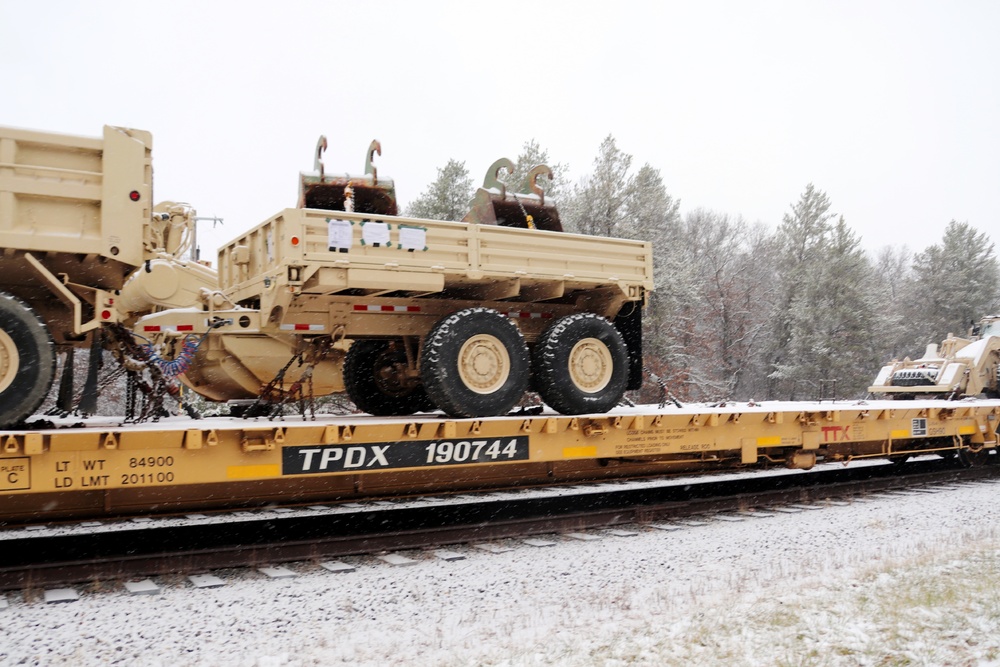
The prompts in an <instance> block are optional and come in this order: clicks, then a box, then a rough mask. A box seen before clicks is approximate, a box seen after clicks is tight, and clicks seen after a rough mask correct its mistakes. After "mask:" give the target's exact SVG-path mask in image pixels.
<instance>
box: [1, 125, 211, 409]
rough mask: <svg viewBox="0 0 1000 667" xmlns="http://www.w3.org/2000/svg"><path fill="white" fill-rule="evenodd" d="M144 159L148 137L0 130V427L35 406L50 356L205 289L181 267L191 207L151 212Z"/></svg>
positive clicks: (203, 271) (196, 268)
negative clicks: (124, 293)
mask: <svg viewBox="0 0 1000 667" xmlns="http://www.w3.org/2000/svg"><path fill="white" fill-rule="evenodd" d="M151 153H152V136H151V135H150V134H149V133H148V132H144V131H142V130H133V129H129V128H124V127H110V126H108V127H105V128H104V134H103V137H101V138H89V137H77V136H70V135H63V134H53V133H48V132H34V131H28V130H19V129H12V128H0V424H5V425H6V424H13V423H16V422H18V421H21V420H23V419H24V418H26V417H28V416H29V415H31V414H32V413H33V412H34V411H35V410H36V409H37V408H38V406H39V405H40V404H41V402H42V401H43V399H44V398H45V396H46V395H47V393H48V392H49V389H50V387H51V386H52V383H53V376H54V372H55V368H56V354H57V351H60V350H66V351H67V354H68V355H71V354H72V351H73V349H74V348H76V347H79V346H83V345H87V344H88V333H90V332H94V331H96V330H98V329H100V328H102V327H104V326H106V325H109V324H113V323H118V322H122V321H126V320H128V318H129V313H128V309H130V308H131V309H135V310H136V311H143V312H146V311H148V310H149V308H151V307H153V304H154V303H155V304H159V305H160V306H179V305H188V304H190V303H192V302H193V297H194V296H195V294H194V292H197V290H198V289H200V288H201V287H206V288H209V289H211V288H212V287H213V286H214V284H215V282H216V278H215V274H214V272H213V271H211V270H210V269H207V268H205V267H203V266H201V265H198V264H197V263H196V262H187V261H184V260H182V259H180V258H181V257H182V255H183V254H184V253H185V252H187V250H188V249H189V247H190V244H191V239H192V234H193V227H194V220H193V218H194V212H193V210H192V209H191V208H190V207H188V206H186V205H183V204H176V203H173V202H164V203H162V204H160V205H158V206H154V205H153V179H152V160H151ZM143 265H145V267H146V270H145V271H140V272H139V273H136V272H135V270H136V269H137V268H138V267H141V266H143ZM164 267H169V268H167V269H166V270H164ZM167 274H169V275H167ZM192 275H193V276H194V278H193V280H192ZM130 276H131V277H132V280H131V281H130V282H131V283H132V287H131V288H130V289H129V292H128V303H127V304H124V303H122V302H121V300H120V298H119V291H120V290H122V289H123V288H124V287H125V285H126V283H127V282H129V278H130ZM181 277H182V278H181ZM165 278H166V279H165ZM171 278H173V279H171ZM192 282H193V283H195V284H196V285H197V287H195V288H193V290H192V288H191V284H192ZM126 305H127V308H124V309H123V306H126ZM67 365H68V367H70V368H71V367H72V363H71V362H70V363H68V364H67ZM67 393H71V392H67Z"/></svg>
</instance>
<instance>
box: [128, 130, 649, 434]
mask: <svg viewBox="0 0 1000 667" xmlns="http://www.w3.org/2000/svg"><path fill="white" fill-rule="evenodd" d="M323 146H325V140H323V139H321V141H320V144H319V148H318V149H317V153H318V154H320V153H321V152H322V147H323ZM380 148H381V147H380V146H378V145H377V143H373V144H372V148H371V150H370V152H369V155H368V160H367V161H366V162H367V164H366V171H365V173H364V174H362V175H358V176H349V175H335V176H331V175H328V174H325V172H324V170H323V169H322V164H321V163H320V162H319V161H318V160H317V165H316V166H317V167H318V170H317V171H314V172H310V173H306V174H303V175H302V176H301V179H300V198H299V201H300V208H290V209H286V210H284V211H281V212H280V213H278V214H276V215H274V216H272V217H271V218H270V219H268V220H267V221H265V222H263V223H261V224H260V225H258V226H256V227H254V228H253V229H251V230H249V231H248V232H246V233H245V234H243V235H241V236H239V237H238V238H236V239H235V240H233V241H231V242H230V243H228V244H226V245H224V246H223V247H222V248H221V249H220V250H219V254H218V267H219V287H220V292H219V293H218V294H216V295H213V296H212V297H211V298H207V299H205V300H204V301H203V303H202V304H201V307H200V308H198V309H181V310H168V311H164V312H157V313H153V314H150V315H147V316H145V317H143V318H142V319H141V320H139V322H138V323H137V324H136V332H137V333H138V334H140V335H143V336H149V337H151V338H152V339H153V340H155V342H156V345H157V348H158V349H160V350H161V352H160V353H159V354H161V356H163V357H164V358H171V357H176V356H177V355H178V354H183V349H182V345H183V343H182V341H184V340H190V339H191V337H192V336H200V337H203V342H202V343H201V344H200V345H199V346H198V347H197V350H195V351H193V352H192V353H191V358H190V363H186V364H185V366H186V372H185V373H184V374H183V375H182V376H180V379H181V381H182V382H184V383H185V384H186V385H187V386H188V387H190V388H191V389H193V390H194V391H196V392H198V393H199V394H202V395H203V396H206V397H208V398H210V399H212V400H216V401H225V400H250V399H257V398H259V397H261V396H262V393H263V394H274V393H277V395H279V396H280V395H285V396H288V395H301V393H302V392H305V391H311V393H314V394H317V395H321V394H327V393H332V392H337V391H343V390H346V392H347V394H348V395H349V396H350V398H351V399H352V400H353V401H354V403H355V404H356V405H357V406H358V407H359V408H360V409H362V410H364V411H365V412H369V413H371V414H375V415H402V414H411V413H414V412H420V411H426V410H432V409H435V408H436V409H440V410H443V411H444V412H446V413H447V414H449V415H453V416H462V417H481V416H490V415H502V414H506V413H507V412H508V411H509V410H510V409H511V408H512V407H513V406H514V405H515V404H517V403H518V401H519V400H520V399H521V397H522V395H523V394H524V392H525V391H526V390H527V389H528V388H529V386H531V387H533V388H534V389H536V390H537V391H538V392H539V393H540V394H541V396H542V397H543V399H544V400H545V402H546V403H548V404H549V405H550V406H551V407H553V408H555V409H556V410H558V411H559V412H562V413H565V414H580V413H585V412H604V411H607V410H609V409H610V408H612V407H614V406H615V405H616V404H617V403H618V402H619V401H620V399H621V398H622V395H623V393H624V391H625V390H626V389H627V388H638V386H639V385H640V384H641V382H642V374H641V373H642V345H641V319H640V318H641V310H642V306H643V303H644V299H645V295H646V292H647V290H649V289H651V288H652V277H653V274H652V254H651V247H650V244H649V243H647V242H641V241H632V240H624V239H609V238H598V237H591V236H584V235H577V234H568V233H563V232H561V231H558V230H560V229H561V226H559V223H558V213H557V211H556V208H555V205H554V203H553V202H552V201H551V200H549V201H548V202H546V201H545V200H544V193H543V192H542V191H541V189H540V187H539V185H538V183H537V179H538V177H539V176H540V175H542V174H544V173H546V172H547V171H548V170H547V168H545V167H538V168H536V169H533V170H532V171H531V174H530V176H529V179H530V183H528V184H526V185H525V188H524V189H525V190H528V193H527V194H518V193H515V192H513V191H512V192H507V190H506V188H503V187H498V182H497V180H496V173H497V170H498V169H499V168H501V167H504V166H508V165H509V166H512V165H510V162H509V161H506V160H501V161H498V162H497V163H495V164H494V165H493V166H492V167H491V168H490V171H489V172H488V174H487V178H486V180H485V182H484V187H483V188H481V189H480V190H479V191H478V192H477V194H476V198H475V200H474V204H475V205H474V207H473V210H472V211H470V214H469V216H466V220H467V221H466V222H447V221H439V220H424V219H414V218H406V217H400V216H398V215H396V212H397V211H396V202H395V194H394V187H393V184H392V182H391V181H387V180H384V179H380V178H379V176H378V174H377V170H376V169H375V168H374V167H373V165H372V155H373V152H374V151H376V150H380ZM535 220H539V221H541V223H542V224H535V223H534V221H535ZM543 226H544V227H545V228H542V227H543ZM220 296H221V301H220V298H219V297H220ZM262 388H264V389H262ZM296 392H298V394H296Z"/></svg>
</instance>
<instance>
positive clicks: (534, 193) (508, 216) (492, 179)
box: [462, 158, 563, 232]
mask: <svg viewBox="0 0 1000 667" xmlns="http://www.w3.org/2000/svg"><path fill="white" fill-rule="evenodd" d="M501 169H506V170H507V173H513V171H514V164H513V163H512V162H511V161H510V160H508V159H507V158H500V159H499V160H497V161H496V162H494V163H493V164H492V165H491V166H490V168H489V171H488V172H487V173H486V178H485V179H484V181H483V187H481V188H479V189H478V190H477V191H476V196H475V197H473V199H472V208H471V210H470V211H469V212H468V214H466V216H465V217H464V218H462V222H474V223H477V224H480V225H500V226H501V227H521V228H524V229H544V230H546V231H550V232H561V231H562V230H563V228H562V223H561V222H560V221H559V211H558V210H557V209H556V205H555V202H553V201H552V199H549V200H548V201H546V200H545V191H544V190H542V188H541V187H540V186H539V185H538V183H537V181H538V177H539V176H541V175H542V174H544V175H545V176H547V177H548V178H549V179H551V178H552V170H551V169H549V168H548V167H546V166H545V165H543V164H540V165H538V166H537V167H534V168H532V170H531V171H529V172H528V177H527V178H526V179H525V181H524V183H523V184H522V185H521V188H520V189H521V190H523V191H526V192H529V194H518V193H515V192H509V191H508V190H507V187H506V186H505V185H504V184H503V183H502V182H501V181H500V179H499V174H500V170H501Z"/></svg>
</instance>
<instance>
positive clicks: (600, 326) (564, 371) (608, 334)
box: [532, 313, 629, 415]
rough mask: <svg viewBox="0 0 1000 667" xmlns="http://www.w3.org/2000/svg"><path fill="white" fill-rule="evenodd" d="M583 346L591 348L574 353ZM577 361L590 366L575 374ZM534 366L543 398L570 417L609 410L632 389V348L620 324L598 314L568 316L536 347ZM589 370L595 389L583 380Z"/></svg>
mask: <svg viewBox="0 0 1000 667" xmlns="http://www.w3.org/2000/svg"><path fill="white" fill-rule="evenodd" d="M578 344H580V345H584V346H585V347H584V348H581V350H583V351H582V352H581V351H580V350H577V352H576V353H574V350H576V349H577V345H578ZM574 354H575V356H574ZM574 363H576V364H577V365H578V366H582V365H583V364H586V365H587V368H586V369H582V368H580V369H578V371H577V372H576V373H574V371H573V370H572V365H573V364H574ZM532 365H533V370H534V375H535V386H536V387H537V388H538V393H539V394H540V395H541V397H542V400H543V401H545V403H546V404H547V405H548V406H549V407H551V408H552V409H553V410H556V411H558V412H560V413H562V414H564V415H581V414H588V413H602V412H607V411H608V410H610V409H612V408H613V407H615V406H616V405H618V402H619V401H621V399H622V396H624V395H625V387H626V386H627V385H628V379H629V361H628V347H626V345H625V341H624V340H622V336H621V334H620V333H619V332H618V330H617V329H616V328H615V326H614V325H613V324H611V322H609V321H607V320H606V319H604V318H603V317H601V316H600V315H595V314H594V313H577V314H575V315H567V316H566V317H563V318H561V319H558V320H556V321H555V322H553V323H552V324H550V325H549V327H548V328H547V329H546V330H545V331H544V332H542V335H541V337H540V338H539V339H538V342H537V343H535V350H534V355H533V357H532ZM584 372H589V373H592V374H593V377H592V378H591V384H590V386H587V385H586V384H585V383H584V382H583V380H584V379H585V378H583V377H582V376H581V374H582V373H584Z"/></svg>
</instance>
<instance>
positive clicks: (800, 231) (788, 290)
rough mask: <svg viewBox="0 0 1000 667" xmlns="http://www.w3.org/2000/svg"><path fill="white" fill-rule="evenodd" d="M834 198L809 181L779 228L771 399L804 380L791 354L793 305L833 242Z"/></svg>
mask: <svg viewBox="0 0 1000 667" xmlns="http://www.w3.org/2000/svg"><path fill="white" fill-rule="evenodd" d="M829 210H830V199H829V197H827V195H826V193H824V192H822V191H819V190H817V189H816V187H815V186H814V185H813V184H812V183H809V184H808V185H807V186H806V190H805V192H804V193H802V196H801V197H800V198H799V201H798V202H797V203H795V204H794V205H793V206H792V212H791V213H786V214H785V215H784V217H783V218H782V221H781V225H780V226H779V227H778V233H777V239H778V242H779V243H780V244H781V250H780V256H779V261H778V264H777V268H778V276H779V278H778V287H777V290H778V292H777V300H776V302H775V305H774V309H773V311H772V327H771V329H772V330H771V339H770V342H769V355H768V356H769V360H768V366H769V372H768V378H769V379H770V380H771V382H770V384H769V388H768V392H767V397H768V398H779V397H786V398H791V397H793V396H794V395H795V386H796V383H798V382H801V381H802V378H801V377H798V375H799V373H798V371H797V370H796V360H795V359H794V358H791V357H790V356H789V349H790V348H789V344H790V343H791V340H792V335H793V332H792V327H793V307H794V306H795V305H796V304H799V303H801V302H802V300H803V298H804V297H803V293H804V291H805V286H806V285H807V284H808V283H809V281H810V280H815V278H816V276H817V270H816V267H818V266H819V264H820V262H821V261H822V259H823V254H824V253H825V251H826V246H827V243H828V241H829V239H828V235H829V232H830V219H831V218H833V217H834V214H833V213H830V212H829Z"/></svg>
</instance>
